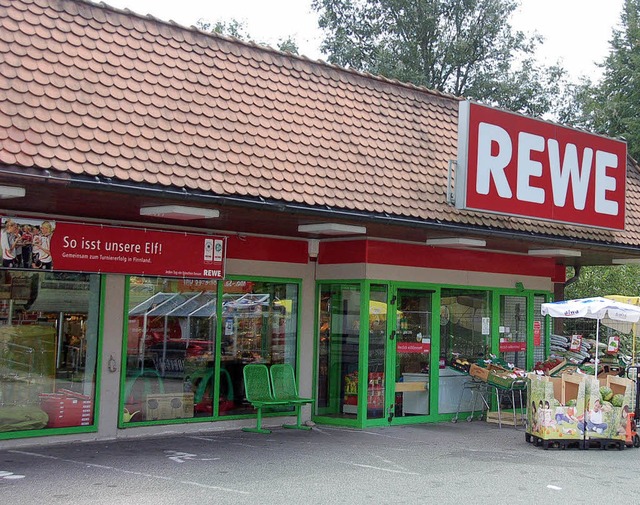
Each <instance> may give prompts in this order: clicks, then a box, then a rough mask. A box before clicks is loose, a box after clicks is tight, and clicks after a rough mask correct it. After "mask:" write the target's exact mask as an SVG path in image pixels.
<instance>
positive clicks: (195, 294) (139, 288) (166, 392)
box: [123, 277, 217, 423]
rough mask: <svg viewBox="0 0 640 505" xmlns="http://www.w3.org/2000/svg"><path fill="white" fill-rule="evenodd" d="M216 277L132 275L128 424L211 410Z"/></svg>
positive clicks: (126, 402)
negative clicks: (207, 278)
mask: <svg viewBox="0 0 640 505" xmlns="http://www.w3.org/2000/svg"><path fill="white" fill-rule="evenodd" d="M216 289H217V283H216V281H201V280H189V279H173V278H171V279H169V278H160V277H130V278H129V307H128V333H127V365H126V380H125V388H124V406H123V413H124V416H123V420H124V421H125V422H126V423H136V422H142V421H160V420H167V419H180V418H193V417H199V416H211V415H212V414H213V397H214V395H213V384H214V376H213V373H214V365H215V359H214V358H215V344H216V328H217V318H216V296H217V293H216Z"/></svg>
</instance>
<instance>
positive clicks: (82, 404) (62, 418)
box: [40, 389, 93, 428]
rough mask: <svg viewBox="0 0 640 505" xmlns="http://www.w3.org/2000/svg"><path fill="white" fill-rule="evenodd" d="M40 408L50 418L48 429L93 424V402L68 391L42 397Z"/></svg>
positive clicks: (62, 390)
mask: <svg viewBox="0 0 640 505" xmlns="http://www.w3.org/2000/svg"><path fill="white" fill-rule="evenodd" d="M40 408H41V409H42V410H44V411H45V412H46V413H47V415H48V416H49V422H48V423H47V427H48V428H66V427H70V426H89V425H91V424H92V423H93V400H92V399H91V397H90V396H85V395H82V394H80V393H76V392H74V391H69V390H68V389H59V390H58V391H57V392H55V393H42V394H41V395H40Z"/></svg>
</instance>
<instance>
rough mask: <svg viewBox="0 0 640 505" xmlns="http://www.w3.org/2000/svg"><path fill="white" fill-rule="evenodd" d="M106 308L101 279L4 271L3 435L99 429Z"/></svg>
mask: <svg viewBox="0 0 640 505" xmlns="http://www.w3.org/2000/svg"><path fill="white" fill-rule="evenodd" d="M33 268H36V267H35V266H34V267H33ZM99 307H100V276H99V275H94V274H81V273H56V272H33V271H27V270H0V432H2V433H8V432H16V431H25V432H30V431H31V430H38V429H54V428H72V427H80V426H91V425H93V424H94V423H93V421H94V403H95V392H96V384H95V377H96V360H97V354H98V352H97V350H98V315H99Z"/></svg>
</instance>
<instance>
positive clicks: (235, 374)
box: [220, 280, 299, 415]
mask: <svg viewBox="0 0 640 505" xmlns="http://www.w3.org/2000/svg"><path fill="white" fill-rule="evenodd" d="M223 292H224V300H223V309H222V338H221V346H220V347H221V350H220V383H221V390H220V415H237V414H246V413H253V408H252V407H251V406H250V405H249V404H248V403H247V402H246V401H245V400H244V381H243V375H242V374H243V369H244V366H245V365H247V364H248V363H264V364H266V365H267V366H270V365H272V364H274V363H289V364H291V365H292V366H293V367H294V369H295V365H296V350H297V342H298V338H297V335H298V333H297V329H298V317H297V315H298V292H299V286H298V284H297V283H291V282H277V281H273V282H271V281H250V280H238V281H232V280H228V281H226V282H225V283H224V289H223Z"/></svg>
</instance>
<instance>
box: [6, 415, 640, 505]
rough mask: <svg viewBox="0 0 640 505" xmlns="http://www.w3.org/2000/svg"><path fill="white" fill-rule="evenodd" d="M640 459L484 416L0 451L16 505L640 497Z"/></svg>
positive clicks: (584, 500) (495, 501)
mask: <svg viewBox="0 0 640 505" xmlns="http://www.w3.org/2000/svg"><path fill="white" fill-rule="evenodd" d="M43 442H44V441H43ZM639 456H640V450H638V449H625V450H622V451H618V450H599V449H591V450H578V449H568V450H559V449H549V450H544V449H542V448H540V447H535V446H533V445H532V444H528V443H527V442H525V434H524V432H523V431H522V430H515V429H514V428H512V427H503V428H502V429H499V428H498V427H497V425H495V424H488V423H485V422H482V421H474V422H461V423H457V424H453V423H442V424H428V425H415V426H406V427H392V428H376V429H367V430H363V431H356V430H348V429H343V428H332V427H326V426H316V427H315V428H314V429H313V430H312V431H310V432H302V431H296V430H285V429H282V428H274V430H273V432H272V433H271V434H270V435H260V434H255V433H245V432H242V431H239V430H234V431H206V432H202V433H198V434H189V435H171V434H168V435H166V436H163V437H155V438H140V439H133V440H124V441H117V442H116V441H114V442H111V443H105V442H99V443H98V442H89V443H74V444H69V445H67V444H58V445H49V446H47V445H42V446H34V447H25V448H13V449H6V450H0V496H1V497H2V499H1V502H2V503H6V504H11V505H20V504H27V503H28V504H34V503H36V504H74V505H82V504H125V503H126V504H135V505H142V504H158V505H159V504H178V503H180V504H184V503H197V504H199V505H200V504H210V503H211V504H213V503H216V504H231V503H260V504H263V503H264V504H267V503H269V504H271V503H301V504H302V503H305V504H308V503H314V504H317V503H327V504H328V503H331V504H335V503H344V504H351V505H353V504H358V503H363V504H364V503H408V504H410V503H416V504H417V503H421V504H424V503H442V504H460V503H478V504H480V503H483V504H484V503H492V504H503V503H504V504H513V503H528V504H532V503H539V502H540V503H546V504H553V503H564V504H566V503H571V504H576V503H598V502H604V501H606V500H610V499H611V498H613V497H616V498H617V499H623V500H625V499H626V500H628V502H629V503H638V501H639V500H638V499H637V498H636V495H635V493H636V492H637V482H638V478H637V475H636V474H637V471H636V468H637V462H638V457H639Z"/></svg>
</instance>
